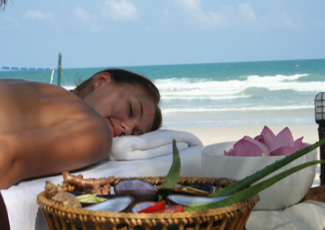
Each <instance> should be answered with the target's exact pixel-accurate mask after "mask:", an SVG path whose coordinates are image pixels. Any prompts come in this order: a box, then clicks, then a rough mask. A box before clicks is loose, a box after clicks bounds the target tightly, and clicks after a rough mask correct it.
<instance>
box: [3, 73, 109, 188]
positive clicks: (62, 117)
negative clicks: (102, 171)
mask: <svg viewBox="0 0 325 230" xmlns="http://www.w3.org/2000/svg"><path fill="white" fill-rule="evenodd" d="M111 142H112V135H111V132H110V129H109V127H108V126H107V124H106V123H105V122H104V120H103V119H102V118H101V117H100V115H99V114H98V113H97V112H95V111H94V110H93V109H92V108H91V107H90V106H88V105H87V104H86V103H84V102H83V101H82V100H81V99H80V98H78V97H77V96H75V95H73V94H71V93H70V92H68V91H67V90H65V89H63V88H60V87H58V86H54V85H49V84H44V83H36V82H27V81H23V80H11V79H10V80H0V188H4V187H8V186H10V185H11V184H12V183H16V182H17V181H20V180H23V179H26V178H31V177H37V176H44V175H49V174H53V173H59V172H62V171H63V170H74V169H77V168H80V167H85V166H88V165H90V164H93V163H95V162H97V161H99V160H101V159H103V158H104V157H105V156H106V155H107V154H108V153H109V150H110V147H111ZM5 175H6V176H5Z"/></svg>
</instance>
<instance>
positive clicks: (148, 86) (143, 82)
mask: <svg viewBox="0 0 325 230" xmlns="http://www.w3.org/2000/svg"><path fill="white" fill-rule="evenodd" d="M100 73H109V74H110V75H111V77H112V79H113V81H115V82H117V83H129V84H132V85H140V86H142V87H143V88H144V89H145V90H146V91H147V93H148V94H149V96H150V97H151V98H152V100H153V102H154V104H155V118H154V121H153V123H152V126H151V128H150V131H153V130H157V129H159V128H160V127H161V123H162V114H161V110H160V108H159V102H160V93H159V90H158V89H157V87H156V86H155V85H154V84H153V83H152V81H151V80H149V79H148V78H146V77H144V76H141V75H139V74H136V73H132V72H130V71H127V70H123V69H104V70H102V71H99V72H97V73H95V74H94V75H92V76H91V77H90V78H88V79H87V80H85V81H83V82H82V83H80V84H79V85H77V87H76V88H75V90H74V91H75V93H76V94H78V95H80V94H81V91H82V90H84V89H85V88H86V87H87V86H89V85H90V84H91V82H92V81H93V80H94V78H95V76H96V75H97V74H100Z"/></svg>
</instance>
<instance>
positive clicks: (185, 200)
mask: <svg viewBox="0 0 325 230" xmlns="http://www.w3.org/2000/svg"><path fill="white" fill-rule="evenodd" d="M228 197H230V196H229V195H227V196H218V197H203V196H188V195H177V194H171V195H168V196H167V202H168V203H169V204H171V205H177V204H180V205H183V206H187V207H189V206H193V205H200V204H208V203H213V202H218V201H221V200H224V199H226V198H228Z"/></svg>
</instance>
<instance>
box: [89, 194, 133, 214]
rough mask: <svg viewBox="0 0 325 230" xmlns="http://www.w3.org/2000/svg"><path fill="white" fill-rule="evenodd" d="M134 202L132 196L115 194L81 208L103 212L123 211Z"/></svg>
mask: <svg viewBox="0 0 325 230" xmlns="http://www.w3.org/2000/svg"><path fill="white" fill-rule="evenodd" d="M133 203H134V198H133V197H131V196H128V195H126V196H116V197H113V198H110V199H107V200H106V201H103V202H101V203H97V204H93V205H89V206H87V207H84V208H83V209H87V210H93V211H104V212H124V211H127V210H128V209H129V208H130V207H131V205H132V204H133Z"/></svg>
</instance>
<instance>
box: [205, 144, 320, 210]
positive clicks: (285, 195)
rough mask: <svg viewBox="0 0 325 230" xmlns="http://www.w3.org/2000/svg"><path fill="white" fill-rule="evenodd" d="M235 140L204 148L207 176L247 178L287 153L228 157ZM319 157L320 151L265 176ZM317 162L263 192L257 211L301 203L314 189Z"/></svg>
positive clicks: (312, 152) (256, 207)
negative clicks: (311, 188)
mask: <svg viewBox="0 0 325 230" xmlns="http://www.w3.org/2000/svg"><path fill="white" fill-rule="evenodd" d="M234 143H235V142H223V143H218V144H212V145H208V146H206V147H204V148H203V149H202V159H201V162H202V172H203V176H205V177H211V176H212V177H227V178H232V179H236V180H240V179H243V178H244V177H246V176H249V175H251V174H253V173H255V172H256V171H258V170H260V169H263V168H264V167H265V166H267V165H269V164H272V163H273V162H275V161H276V160H279V159H281V158H283V157H284V156H265V157H239V156H225V155H224V150H227V151H228V150H229V149H231V148H232V147H233V145H234ZM312 160H317V150H313V151H311V152H310V153H308V154H306V155H304V156H302V157H300V158H298V159H296V160H294V161H293V162H291V163H289V164H288V165H286V166H284V167H283V168H281V169H279V170H277V171H276V172H274V173H272V174H270V175H269V176H267V177H265V178H269V177H270V176H272V175H276V174H278V173H279V172H282V171H284V170H286V169H289V168H292V167H293V166H296V165H299V164H301V163H304V162H308V161H312ZM315 173H316V165H315V166H309V167H307V168H305V169H303V170H301V171H299V172H296V173H294V174H292V175H290V176H288V177H286V178H284V179H282V180H281V181H279V182H277V183H276V184H274V185H272V186H271V187H269V188H267V189H266V190H263V191H262V192H260V193H259V195H260V201H259V202H258V203H257V204H256V206H255V207H254V210H276V209H283V208H286V207H288V206H290V205H293V204H296V203H298V202H299V201H300V200H301V199H302V198H303V197H304V196H305V195H306V193H307V191H308V190H309V189H310V187H311V186H312V184H313V180H314V178H315Z"/></svg>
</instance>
